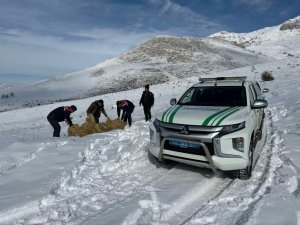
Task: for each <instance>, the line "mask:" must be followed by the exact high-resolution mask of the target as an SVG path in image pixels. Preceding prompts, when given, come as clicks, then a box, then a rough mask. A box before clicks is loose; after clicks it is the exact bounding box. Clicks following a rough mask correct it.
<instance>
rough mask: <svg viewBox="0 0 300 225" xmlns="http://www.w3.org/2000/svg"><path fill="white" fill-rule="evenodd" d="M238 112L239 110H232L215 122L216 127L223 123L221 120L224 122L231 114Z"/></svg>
mask: <svg viewBox="0 0 300 225" xmlns="http://www.w3.org/2000/svg"><path fill="white" fill-rule="evenodd" d="M239 110H240V109H236V110H234V111H233V112H231V113H228V114H227V115H225V116H223V117H222V118H221V119H220V120H219V122H217V124H216V126H219V125H220V124H221V123H222V122H223V120H225V119H226V118H227V117H228V116H230V115H232V114H233V113H235V112H237V111H239Z"/></svg>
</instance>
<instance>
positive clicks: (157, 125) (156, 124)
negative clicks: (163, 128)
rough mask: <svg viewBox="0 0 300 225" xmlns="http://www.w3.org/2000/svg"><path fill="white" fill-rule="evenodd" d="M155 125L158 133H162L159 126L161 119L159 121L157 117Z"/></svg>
mask: <svg viewBox="0 0 300 225" xmlns="http://www.w3.org/2000/svg"><path fill="white" fill-rule="evenodd" d="M153 126H154V128H155V130H156V132H157V133H160V127H159V121H158V119H155V120H154V121H153Z"/></svg>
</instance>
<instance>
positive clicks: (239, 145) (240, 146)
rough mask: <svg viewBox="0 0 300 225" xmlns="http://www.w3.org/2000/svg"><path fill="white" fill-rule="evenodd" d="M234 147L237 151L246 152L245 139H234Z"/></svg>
mask: <svg viewBox="0 0 300 225" xmlns="http://www.w3.org/2000/svg"><path fill="white" fill-rule="evenodd" d="M232 147H233V148H234V149H235V150H238V151H240V152H244V138H242V137H237V138H232Z"/></svg>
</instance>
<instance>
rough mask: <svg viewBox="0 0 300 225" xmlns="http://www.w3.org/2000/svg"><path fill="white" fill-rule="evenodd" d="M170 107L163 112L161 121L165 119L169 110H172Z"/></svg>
mask: <svg viewBox="0 0 300 225" xmlns="http://www.w3.org/2000/svg"><path fill="white" fill-rule="evenodd" d="M170 108H172V107H170ZM170 108H169V109H167V110H166V111H165V112H164V113H163V115H162V117H161V121H163V122H164V121H165V120H164V117H165V115H166V114H167V112H168V111H169V110H170Z"/></svg>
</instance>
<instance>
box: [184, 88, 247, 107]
mask: <svg viewBox="0 0 300 225" xmlns="http://www.w3.org/2000/svg"><path fill="white" fill-rule="evenodd" d="M178 104H179V105H195V106H246V105H247V100H246V91H245V87H244V86H222V87H220V86H213V87H192V88H190V89H189V90H187V91H186V92H185V94H184V95H183V96H182V97H181V98H180V99H179V101H178Z"/></svg>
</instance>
